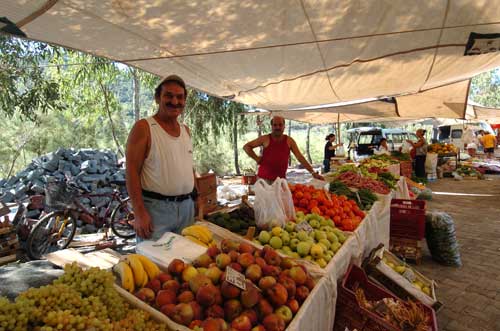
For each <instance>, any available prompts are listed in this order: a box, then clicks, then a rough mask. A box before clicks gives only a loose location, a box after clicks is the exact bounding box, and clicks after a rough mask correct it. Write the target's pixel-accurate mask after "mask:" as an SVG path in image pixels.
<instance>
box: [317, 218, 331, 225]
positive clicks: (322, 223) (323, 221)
mask: <svg viewBox="0 0 500 331" xmlns="http://www.w3.org/2000/svg"><path fill="white" fill-rule="evenodd" d="M328 224H329V222H328V220H327V219H326V218H323V219H322V220H321V221H319V225H321V226H328Z"/></svg>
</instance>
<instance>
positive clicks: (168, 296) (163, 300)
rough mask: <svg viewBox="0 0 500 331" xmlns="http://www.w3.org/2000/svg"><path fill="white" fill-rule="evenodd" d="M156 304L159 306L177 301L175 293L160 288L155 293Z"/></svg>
mask: <svg viewBox="0 0 500 331" xmlns="http://www.w3.org/2000/svg"><path fill="white" fill-rule="evenodd" d="M155 302H156V306H157V307H161V306H164V305H166V304H169V303H177V295H176V293H175V292H174V291H173V290H160V291H158V294H156V300H155Z"/></svg>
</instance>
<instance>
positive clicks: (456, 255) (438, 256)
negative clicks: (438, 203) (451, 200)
mask: <svg viewBox="0 0 500 331" xmlns="http://www.w3.org/2000/svg"><path fill="white" fill-rule="evenodd" d="M425 239H426V240H427V246H428V247H429V251H430V252H431V255H432V258H433V259H434V260H436V261H437V262H439V263H441V264H444V265H448V266H455V267H460V266H461V265H462V260H461V259H460V250H459V245H458V241H457V237H456V235H455V223H454V222H453V219H452V218H451V216H450V215H448V214H447V213H443V212H432V213H427V215H426V224H425Z"/></svg>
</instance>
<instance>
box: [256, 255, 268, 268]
mask: <svg viewBox="0 0 500 331" xmlns="http://www.w3.org/2000/svg"><path fill="white" fill-rule="evenodd" d="M255 264H257V265H258V266H259V267H260V268H261V269H262V268H264V267H265V266H266V265H267V263H266V260H264V258H262V257H260V256H258V257H256V258H255Z"/></svg>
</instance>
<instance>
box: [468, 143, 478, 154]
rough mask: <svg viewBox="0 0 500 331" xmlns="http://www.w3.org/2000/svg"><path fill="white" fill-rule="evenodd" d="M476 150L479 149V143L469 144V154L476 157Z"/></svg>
mask: <svg viewBox="0 0 500 331" xmlns="http://www.w3.org/2000/svg"><path fill="white" fill-rule="evenodd" d="M476 151H477V145H476V144H475V143H469V144H467V154H469V156H470V157H475V156H476Z"/></svg>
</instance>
